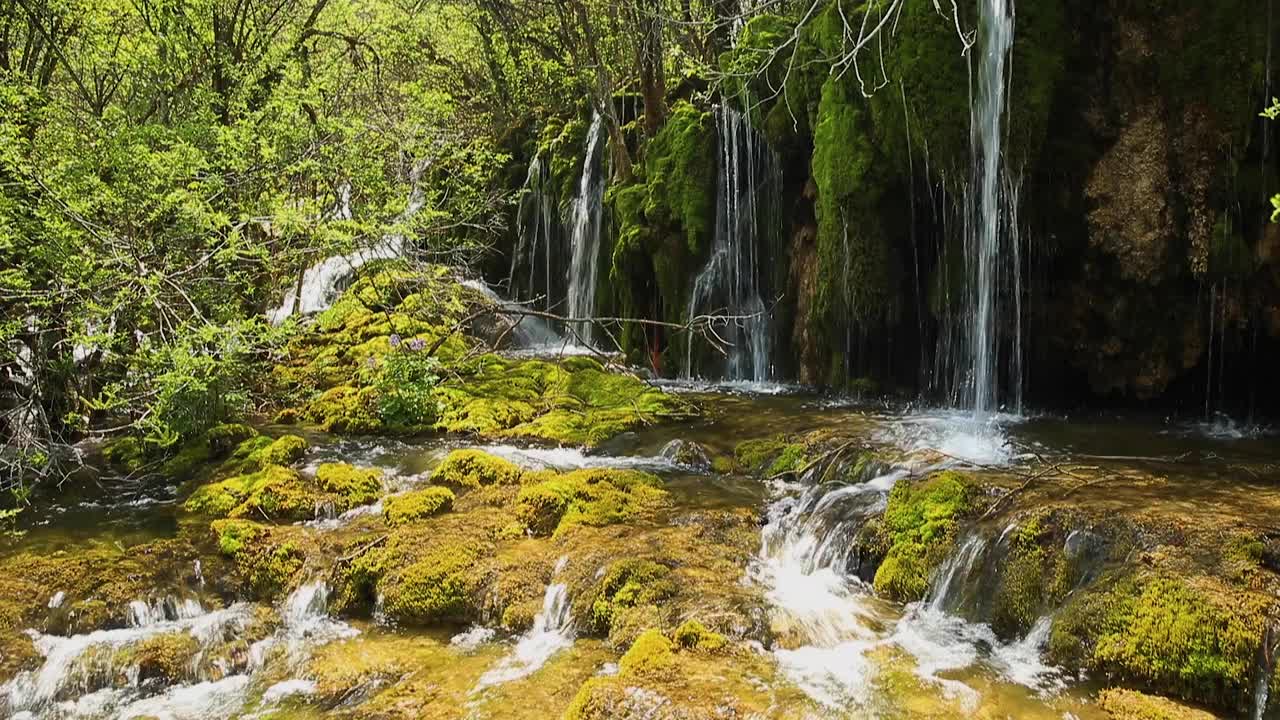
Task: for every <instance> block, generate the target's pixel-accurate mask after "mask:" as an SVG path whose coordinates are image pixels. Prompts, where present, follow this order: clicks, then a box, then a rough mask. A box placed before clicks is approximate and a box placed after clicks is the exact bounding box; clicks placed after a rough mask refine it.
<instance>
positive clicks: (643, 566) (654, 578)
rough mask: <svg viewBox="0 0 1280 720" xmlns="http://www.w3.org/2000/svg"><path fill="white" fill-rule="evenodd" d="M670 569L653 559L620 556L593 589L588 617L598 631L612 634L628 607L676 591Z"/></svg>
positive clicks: (650, 603) (663, 598)
mask: <svg viewBox="0 0 1280 720" xmlns="http://www.w3.org/2000/svg"><path fill="white" fill-rule="evenodd" d="M670 576H671V570H670V569H669V568H667V567H666V566H664V565H659V564H658V563H656V562H653V561H652V560H619V561H617V562H615V563H613V564H612V565H610V566H609V570H608V571H607V572H606V573H605V576H604V580H603V581H602V582H601V583H600V586H599V588H598V589H597V590H596V595H595V598H594V600H593V601H592V603H591V611H590V612H591V615H590V618H589V619H588V621H589V624H590V626H591V628H592V629H593V630H594V631H595V632H598V633H601V634H605V635H610V634H612V629H613V625H614V624H615V623H616V622H617V621H618V619H619V617H620V615H621V614H622V612H623V611H624V610H625V609H627V608H636V607H642V606H645V605H655V604H657V603H660V602H662V601H663V600H666V599H667V598H669V597H671V596H672V595H674V594H675V593H676V586H675V584H674V582H673V581H672V579H671V577H670Z"/></svg>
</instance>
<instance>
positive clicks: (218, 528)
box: [210, 519, 306, 599]
mask: <svg viewBox="0 0 1280 720" xmlns="http://www.w3.org/2000/svg"><path fill="white" fill-rule="evenodd" d="M210 527H211V528H212V530H213V533H214V535H216V536H217V538H218V549H219V550H220V551H221V552H222V554H224V555H226V556H227V557H230V558H232V559H233V560H235V563H236V573H237V575H238V576H239V579H240V581H241V584H242V585H243V586H244V587H245V588H246V589H247V590H248V591H249V592H250V593H251V594H252V595H253V596H254V597H257V598H262V599H271V598H275V597H277V596H279V595H281V594H283V593H284V592H285V591H286V590H287V589H289V588H290V587H291V586H292V585H293V584H294V581H295V580H296V578H297V577H298V573H299V572H300V571H301V570H302V566H303V564H304V563H305V561H306V557H305V555H304V554H303V552H302V550H301V549H300V548H298V546H297V545H296V544H295V543H294V542H293V541H291V540H288V539H284V538H281V537H279V533H281V530H278V529H276V528H272V527H270V526H267V525H261V524H259V523H256V522H253V521H250V520H240V519H224V520H215V521H213V523H211V525H210Z"/></svg>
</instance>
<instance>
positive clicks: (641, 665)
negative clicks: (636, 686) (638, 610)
mask: <svg viewBox="0 0 1280 720" xmlns="http://www.w3.org/2000/svg"><path fill="white" fill-rule="evenodd" d="M674 664H675V645H673V644H672V643H671V641H670V640H668V639H667V636H666V635H663V634H662V631H661V630H656V629H655V630H646V631H645V632H643V633H641V635H640V637H638V638H636V641H635V642H634V643H632V644H631V647H630V648H629V649H628V650H627V652H626V653H625V654H623V656H622V658H621V659H620V660H618V668H619V669H620V670H621V671H622V672H623V673H626V674H627V675H645V674H651V673H659V672H662V671H664V670H668V669H670V668H671V667H672V665H674Z"/></svg>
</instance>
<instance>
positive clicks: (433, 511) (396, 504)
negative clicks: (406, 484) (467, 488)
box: [382, 487, 454, 526]
mask: <svg viewBox="0 0 1280 720" xmlns="http://www.w3.org/2000/svg"><path fill="white" fill-rule="evenodd" d="M453 500H454V495H453V491H452V490H450V489H449V488H445V487H429V488H424V489H422V490H414V491H412V492H407V493H405V494H403V495H395V496H392V497H389V498H387V499H386V501H385V502H384V503H383V506H382V517H383V518H384V519H385V520H386V521H387V524H388V525H391V526H396V525H403V524H405V523H411V522H414V521H416V520H421V519H422V518H425V517H430V516H432V515H438V514H440V513H444V512H449V511H450V510H452V509H453Z"/></svg>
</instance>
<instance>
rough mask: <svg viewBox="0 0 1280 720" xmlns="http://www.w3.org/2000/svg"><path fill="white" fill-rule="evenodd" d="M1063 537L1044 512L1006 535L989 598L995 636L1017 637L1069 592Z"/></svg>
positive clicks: (1070, 572)
mask: <svg viewBox="0 0 1280 720" xmlns="http://www.w3.org/2000/svg"><path fill="white" fill-rule="evenodd" d="M1064 536H1065V533H1062V532H1059V531H1058V530H1057V528H1056V526H1055V524H1054V517H1053V515H1052V514H1051V513H1049V512H1047V511H1044V512H1038V513H1035V514H1033V515H1032V516H1030V517H1029V518H1027V519H1025V520H1023V521H1022V522H1021V523H1020V524H1019V526H1018V528H1017V530H1016V531H1014V532H1013V534H1012V535H1011V536H1010V538H1009V552H1008V554H1007V555H1006V556H1005V559H1004V561H1003V563H1002V566H1003V567H1002V569H1001V574H1000V583H999V585H998V586H997V587H996V589H995V593H994V596H993V598H992V608H991V625H992V627H993V628H994V629H995V630H996V632H997V633H1000V634H1001V635H1002V636H1006V637H1012V636H1017V635H1021V634H1022V633H1024V632H1026V631H1027V630H1029V629H1030V628H1031V625H1032V624H1034V623H1035V621H1036V620H1037V619H1038V618H1039V617H1040V616H1041V615H1042V614H1044V613H1045V612H1047V611H1049V610H1051V609H1052V608H1054V607H1056V606H1057V605H1058V604H1059V603H1060V602H1062V600H1063V599H1064V598H1066V596H1067V593H1068V592H1070V591H1071V586H1072V583H1073V580H1074V574H1075V573H1074V569H1073V567H1072V563H1071V562H1070V561H1069V560H1068V559H1067V557H1066V555H1065V553H1063V551H1062V540H1063V538H1064Z"/></svg>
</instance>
